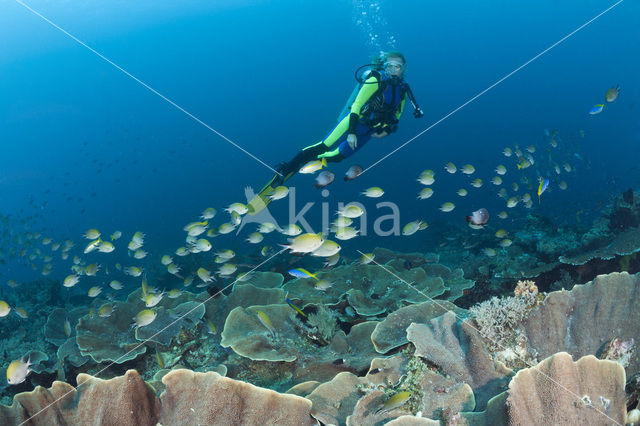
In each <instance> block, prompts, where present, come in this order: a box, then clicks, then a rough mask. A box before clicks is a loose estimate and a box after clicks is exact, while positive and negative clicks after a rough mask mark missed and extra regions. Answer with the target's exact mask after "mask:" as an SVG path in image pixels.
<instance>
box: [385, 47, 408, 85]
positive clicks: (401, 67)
mask: <svg viewBox="0 0 640 426" xmlns="http://www.w3.org/2000/svg"><path fill="white" fill-rule="evenodd" d="M406 68H407V61H406V60H405V59H404V55H403V54H402V53H400V52H387V53H386V54H385V55H384V63H383V69H384V72H385V73H386V74H387V75H388V76H389V77H390V78H392V79H394V78H395V79H401V78H402V76H403V75H404V71H405V69H406Z"/></svg>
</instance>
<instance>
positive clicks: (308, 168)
mask: <svg viewBox="0 0 640 426" xmlns="http://www.w3.org/2000/svg"><path fill="white" fill-rule="evenodd" d="M323 167H327V160H326V159H325V158H322V160H313V161H309V162H308V163H307V164H305V165H304V166H302V168H301V169H300V173H302V174H308V173H315V172H317V171H318V170H320V169H322V168H323Z"/></svg>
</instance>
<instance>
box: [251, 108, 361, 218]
mask: <svg viewBox="0 0 640 426" xmlns="http://www.w3.org/2000/svg"><path fill="white" fill-rule="evenodd" d="M348 129H349V117H348V116H346V117H344V118H343V119H342V120H341V121H340V123H338V125H337V126H336V127H334V128H333V130H331V132H329V135H328V136H327V137H326V138H325V139H323V140H322V141H321V142H318V143H316V144H314V145H311V146H308V147H306V148H303V149H302V150H301V151H300V152H299V153H298V154H296V156H295V157H293V158H292V159H291V161H289V162H288V163H284V164H281V165H280V166H279V167H278V168H277V170H276V171H277V173H276V174H275V175H274V176H273V177H272V178H271V180H270V181H269V182H268V183H267V184H266V185H265V186H264V187H262V189H261V190H260V192H258V195H256V196H255V197H254V199H253V200H251V201H250V202H249V204H248V207H249V213H250V214H256V213H258V212H259V211H260V210H262V209H263V208H264V207H266V205H267V204H269V202H270V199H269V195H270V194H271V193H272V191H273V190H274V189H275V188H276V187H278V186H280V185H282V184H284V183H285V182H286V181H287V180H288V179H289V178H291V177H292V176H293V175H294V174H296V173H297V172H298V170H300V167H302V166H303V165H304V164H305V163H308V162H309V161H312V160H315V159H318V158H321V157H322V154H323V153H325V152H327V151H328V149H329V147H331V146H332V145H333V144H335V143H336V142H338V141H339V140H344V139H346V137H347V136H346V134H347V130H348ZM334 161H336V160H334Z"/></svg>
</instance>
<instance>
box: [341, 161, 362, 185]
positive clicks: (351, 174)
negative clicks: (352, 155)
mask: <svg viewBox="0 0 640 426" xmlns="http://www.w3.org/2000/svg"><path fill="white" fill-rule="evenodd" d="M361 174H362V166H359V165H357V164H354V165H353V166H351V167H349V170H347V173H346V174H345V176H344V180H345V181H347V180H354V179H355V178H357V177H358V176H360V175H361Z"/></svg>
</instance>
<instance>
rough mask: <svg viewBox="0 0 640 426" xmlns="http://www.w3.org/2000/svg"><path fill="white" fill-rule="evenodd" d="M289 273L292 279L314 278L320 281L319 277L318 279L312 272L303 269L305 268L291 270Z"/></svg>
mask: <svg viewBox="0 0 640 426" xmlns="http://www.w3.org/2000/svg"><path fill="white" fill-rule="evenodd" d="M287 273H288V274H289V275H291V276H292V277H296V278H314V279H315V280H316V281H319V280H318V277H316V276H315V275H313V274H312V273H311V272H309V271H307V270H306V269H303V268H296V269H291V270H290V271H287Z"/></svg>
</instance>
